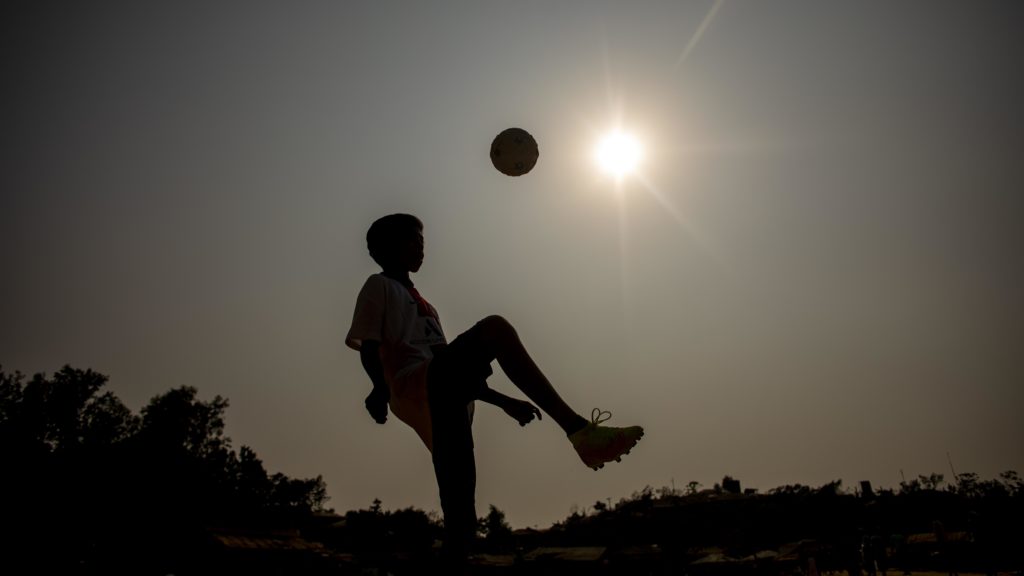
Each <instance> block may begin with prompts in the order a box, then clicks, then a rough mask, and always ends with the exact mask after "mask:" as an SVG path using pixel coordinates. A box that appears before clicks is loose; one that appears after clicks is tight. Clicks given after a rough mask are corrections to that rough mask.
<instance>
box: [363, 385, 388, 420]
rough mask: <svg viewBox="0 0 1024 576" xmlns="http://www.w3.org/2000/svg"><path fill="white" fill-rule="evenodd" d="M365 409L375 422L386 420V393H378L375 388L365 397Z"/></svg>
mask: <svg viewBox="0 0 1024 576" xmlns="http://www.w3.org/2000/svg"><path fill="white" fill-rule="evenodd" d="M365 404H366V411H367V412H369V413H370V416H372V417H373V420H374V421H375V422H376V423H377V424H383V423H385V422H387V421H388V395H387V394H386V393H380V392H378V391H377V389H376V388H374V389H373V392H370V395H369V396H367V397H366V402H365Z"/></svg>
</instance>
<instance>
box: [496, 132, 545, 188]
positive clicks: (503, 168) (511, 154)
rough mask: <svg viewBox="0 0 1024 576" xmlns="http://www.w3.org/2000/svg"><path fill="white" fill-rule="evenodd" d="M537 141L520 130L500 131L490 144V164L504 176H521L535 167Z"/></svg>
mask: <svg viewBox="0 0 1024 576" xmlns="http://www.w3.org/2000/svg"><path fill="white" fill-rule="evenodd" d="M539 157H540V150H539V149H538V148H537V141H536V140H534V139H533V136H531V135H530V133H529V132H527V131H526V130H523V129H522V128H508V129H506V130H502V131H501V133H500V134H498V135H497V136H495V137H494V140H493V141H492V142H491V163H492V164H494V167H495V168H497V169H498V171H499V172H501V173H502V174H505V175H506V176H522V175H523V174H526V173H527V172H529V171H530V170H533V167H534V166H536V165H537V158H539Z"/></svg>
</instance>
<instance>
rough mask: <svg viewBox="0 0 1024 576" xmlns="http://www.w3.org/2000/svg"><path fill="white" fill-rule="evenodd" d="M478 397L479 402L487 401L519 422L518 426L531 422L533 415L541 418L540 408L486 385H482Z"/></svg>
mask: <svg viewBox="0 0 1024 576" xmlns="http://www.w3.org/2000/svg"><path fill="white" fill-rule="evenodd" d="M478 399H479V400H480V401H481V402H487V403H488V404H493V405H494V406H497V407H498V408H501V409H502V410H504V411H505V413H506V414H508V415H509V416H511V417H512V418H513V419H514V420H515V421H516V422H519V425H520V426H526V425H527V424H529V423H530V422H532V421H533V417H534V416H536V417H537V418H538V419H543V416H541V413H540V410H539V409H538V408H537V407H536V406H534V405H533V404H530V403H529V402H527V401H525V400H517V399H515V398H512V397H511V396H506V395H504V394H502V393H501V392H498V391H497V390H493V389H492V388H491V387H490V386H487V385H485V386H484V389H483V392H481V393H480V396H479V398H478Z"/></svg>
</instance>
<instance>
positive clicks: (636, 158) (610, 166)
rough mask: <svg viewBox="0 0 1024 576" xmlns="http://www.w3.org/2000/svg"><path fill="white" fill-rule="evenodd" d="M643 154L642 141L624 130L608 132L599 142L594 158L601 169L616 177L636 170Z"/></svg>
mask: <svg viewBox="0 0 1024 576" xmlns="http://www.w3.org/2000/svg"><path fill="white" fill-rule="evenodd" d="M642 156H643V149H642V148H641V146H640V142H639V141H637V139H636V138H634V137H633V136H630V135H629V134H626V133H624V132H613V133H611V134H608V135H607V136H605V137H604V138H602V139H601V141H600V142H598V144H597V148H596V149H595V151H594V159H595V161H596V162H597V165H598V166H599V167H600V168H601V170H603V171H604V172H607V173H608V174H611V175H612V176H615V177H616V178H622V177H623V176H625V175H627V174H629V173H630V172H632V171H633V170H635V169H636V167H637V166H638V165H639V164H640V159H641V157H642Z"/></svg>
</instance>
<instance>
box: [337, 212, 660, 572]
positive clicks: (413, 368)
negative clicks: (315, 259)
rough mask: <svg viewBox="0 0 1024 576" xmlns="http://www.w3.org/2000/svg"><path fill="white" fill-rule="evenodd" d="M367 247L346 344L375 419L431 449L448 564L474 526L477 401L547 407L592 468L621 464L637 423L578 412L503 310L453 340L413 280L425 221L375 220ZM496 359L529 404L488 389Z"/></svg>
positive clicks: (518, 413)
mask: <svg viewBox="0 0 1024 576" xmlns="http://www.w3.org/2000/svg"><path fill="white" fill-rule="evenodd" d="M366 243H367V247H368V248H369V251H370V256H371V257H373V259H374V261H376V262H377V264H379V265H380V266H381V268H382V272H381V273H380V274H374V275H373V276H370V278H369V279H367V281H366V283H365V284H364V285H363V288H362V290H361V291H360V293H359V297H358V299H357V301H356V310H355V314H354V317H353V320H352V327H351V328H350V330H349V332H348V335H347V337H346V338H345V343H346V344H347V345H348V346H349V347H351V348H353V349H355V350H358V351H359V357H360V360H361V361H362V365H363V368H364V369H365V370H366V373H367V375H368V376H369V377H370V381H371V382H372V383H373V390H372V391H371V392H370V395H369V396H367V397H366V409H367V411H369V413H370V415H371V416H372V417H373V419H374V420H375V421H376V422H377V423H379V424H383V423H384V422H385V421H386V420H387V414H388V407H389V406H390V408H391V411H392V412H394V414H395V416H397V417H398V419H399V420H402V421H403V422H405V423H406V424H408V425H409V426H411V427H412V428H413V429H414V430H415V431H416V433H417V434H418V435H419V437H420V439H421V440H422V441H423V443H424V444H425V445H426V447H427V449H428V450H430V451H431V457H432V460H433V464H434V473H435V475H436V477H437V485H438V489H439V492H440V497H441V510H442V512H443V513H444V526H445V555H446V556H447V557H448V559H449V560H451V561H453V562H455V563H459V562H462V561H464V560H465V557H466V555H467V553H468V549H469V545H470V543H471V542H472V539H473V536H474V535H475V532H476V521H477V519H476V507H475V492H476V463H475V460H474V455H473V431H472V417H473V401H474V400H481V401H483V402H487V403H489V404H493V405H495V406H497V407H499V408H501V409H502V410H504V411H505V413H507V414H508V415H509V416H511V417H512V418H513V419H515V420H516V421H517V422H519V424H520V425H521V426H525V425H526V424H528V423H530V422H531V421H533V419H534V417H536V418H538V419H541V418H542V415H541V410H543V412H544V413H545V414H547V415H548V416H550V417H551V418H553V419H554V420H555V422H556V423H557V424H558V425H559V426H561V428H562V430H563V431H565V433H566V435H567V436H568V437H569V441H570V442H571V443H572V445H573V447H574V448H575V449H576V452H577V454H579V456H580V458H581V459H582V460H583V463H584V464H586V465H587V466H589V467H591V468H593V469H594V470H597V469H598V468H601V467H602V466H604V464H605V463H606V462H609V461H611V460H616V461H618V460H619V458H620V457H621V456H622V455H623V454H627V453H629V451H630V449H631V448H632V447H633V446H635V445H636V443H637V441H638V440H639V439H640V438H641V437H642V436H643V429H642V428H641V427H639V426H630V427H628V428H613V427H609V426H602V425H600V422H603V421H604V420H607V418H608V417H610V416H611V414H609V413H608V412H601V411H599V410H596V409H595V410H594V412H593V414H592V416H591V417H592V421H591V422H588V421H587V420H586V419H585V418H583V417H582V416H580V415H579V414H577V413H576V412H575V411H573V410H572V409H571V408H570V407H569V406H568V405H567V404H566V403H565V402H564V401H563V400H562V398H561V397H560V396H559V395H558V393H557V392H556V391H555V389H554V388H553V387H552V386H551V383H550V382H548V380H547V378H546V377H545V376H544V374H543V373H542V372H541V371H540V369H539V368H538V367H537V365H536V364H535V363H534V361H533V359H532V358H530V355H529V354H528V353H527V351H526V349H525V348H524V347H523V344H522V343H521V342H520V341H519V337H518V336H517V335H516V332H515V329H513V328H512V326H511V325H510V324H509V323H508V322H507V321H506V320H505V319H504V318H501V317H500V316H490V317H488V318H485V319H483V320H481V321H480V322H478V323H477V324H476V325H474V326H473V327H472V328H470V329H469V330H467V331H466V332H464V333H463V334H461V335H459V336H458V337H457V338H455V339H454V340H453V341H451V342H450V343H449V342H448V341H447V340H446V339H445V336H444V332H443V331H442V330H441V323H440V320H439V317H438V314H437V310H436V309H435V308H434V307H433V306H431V305H430V304H429V303H428V302H427V301H426V300H425V299H424V298H423V297H422V296H421V295H420V293H419V292H418V291H417V290H416V288H415V286H414V285H413V282H412V280H411V279H410V278H409V273H410V272H417V271H419V269H420V266H421V265H422V264H423V223H422V222H420V220H419V219H418V218H416V217H415V216H411V215H409V214H392V215H390V216H385V217H383V218H380V219H379V220H377V221H375V222H374V223H373V225H371V226H370V230H369V231H368V232H367V234H366ZM493 360H497V361H498V365H499V366H501V368H502V370H504V372H505V374H506V375H507V376H508V377H509V379H510V380H511V381H512V383H513V384H515V385H516V387H517V388H519V389H520V390H521V391H522V392H523V393H524V394H526V396H527V398H529V399H530V400H532V401H533V403H531V402H527V401H524V400H517V399H515V398H511V397H509V396H506V395H504V394H501V393H500V392H497V391H495V390H492V389H491V388H489V387H488V386H487V377H488V376H490V375H491V374H492V370H491V361H493ZM538 406H539V407H540V408H539V409H538Z"/></svg>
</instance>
